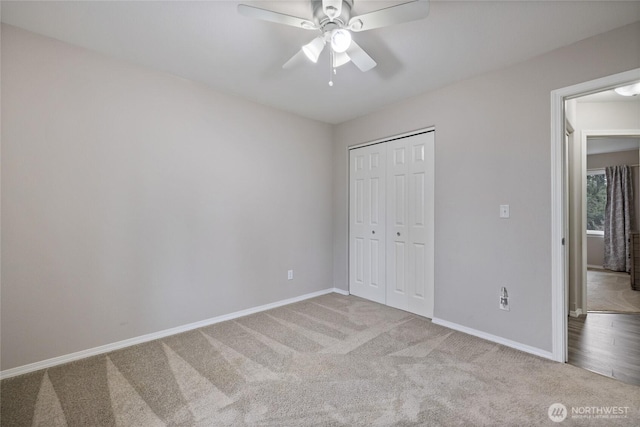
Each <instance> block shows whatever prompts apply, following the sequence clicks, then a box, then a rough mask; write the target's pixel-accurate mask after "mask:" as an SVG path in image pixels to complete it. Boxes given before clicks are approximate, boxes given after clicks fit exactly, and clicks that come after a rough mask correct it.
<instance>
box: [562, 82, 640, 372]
mask: <svg viewBox="0 0 640 427" xmlns="http://www.w3.org/2000/svg"><path fill="white" fill-rule="evenodd" d="M637 82H640V69H636V70H631V71H628V72H625V73H620V74H616V75H613V76H608V77H605V78H602V79H597V80H594V81H590V82H586V83H582V84H580V85H575V86H571V87H568V88H564V89H560V90H556V91H553V92H552V94H551V100H552V308H553V319H552V323H553V357H554V359H555V360H557V361H560V362H567V361H568V362H569V363H572V364H575V365H578V366H580V367H583V368H586V369H590V370H592V371H595V372H598V373H601V374H604V375H608V376H611V377H614V378H617V379H621V380H623V381H626V382H630V383H633V384H640V367H639V366H637V365H638V363H637V361H635V360H632V357H631V355H633V354H635V353H636V351H640V334H637V331H639V330H640V314H637V313H635V314H634V313H633V312H632V311H628V312H626V313H631V314H617V313H616V314H609V312H611V313H612V312H614V311H615V312H617V311H622V310H621V306H617V307H616V306H615V305H613V303H614V302H615V301H613V299H612V298H609V297H610V296H611V295H614V294H615V295H617V296H620V292H617V291H614V290H612V289H609V290H607V289H606V288H607V286H608V285H617V286H619V287H620V286H622V287H624V286H626V287H627V288H628V289H629V292H633V293H631V294H630V295H634V294H635V293H636V292H637V293H640V292H638V291H632V283H631V275H630V274H629V273H630V272H631V268H630V266H629V264H630V262H629V263H627V265H625V262H626V259H625V258H624V257H620V259H621V260H622V267H620V265H619V264H620V259H618V260H617V262H618V263H617V264H615V263H613V264H611V265H614V264H615V265H614V266H613V267H611V266H610V265H609V264H607V263H606V262H604V261H602V258H594V257H596V256H597V255H600V252H601V251H600V249H599V248H598V247H597V244H598V243H601V244H602V243H603V242H602V240H603V238H604V237H603V234H604V233H603V230H602V229H601V228H603V227H602V222H603V221H602V218H601V217H599V214H601V213H602V212H601V211H602V204H603V203H606V201H607V200H609V202H611V201H612V200H617V197H618V196H617V195H616V196H615V198H614V196H613V195H611V194H609V195H607V191H609V190H611V191H613V190H614V187H616V186H617V185H618V178H617V175H609V174H610V173H612V172H610V171H609V170H608V169H611V170H613V169H614V168H613V167H611V168H607V166H614V164H615V166H616V168H615V169H622V168H623V166H622V165H625V166H624V168H625V170H627V169H632V172H631V173H632V174H633V175H635V181H632V182H635V185H634V186H635V187H639V188H640V185H638V184H639V182H638V176H639V175H640V173H639V172H640V170H639V169H638V165H639V164H640V157H639V155H638V144H639V141H640V140H639V139H638V138H639V137H640V130H639V129H640V124H639V123H638V117H639V116H638V111H640V109H639V108H640V101H637V100H638V97H635V99H634V100H633V101H632V103H627V104H625V106H624V108H619V109H617V110H616V109H615V108H613V106H614V105H615V104H616V102H615V101H616V99H615V98H612V97H615V96H618V95H617V94H615V93H614V92H613V90H611V89H614V88H618V87H621V86H627V85H631V84H634V83H637ZM607 97H609V99H607ZM634 102H635V103H634ZM618 106H620V105H618ZM605 107H606V108H611V109H612V112H611V114H609V115H607V114H603V113H602V111H603V109H605ZM625 109H626V110H628V111H630V112H631V114H630V115H629V117H630V119H629V120H627V122H625V121H624V114H621V113H620V112H621V111H623V110H625ZM613 110H616V111H613ZM580 112H582V113H581V114H580ZM620 123H623V124H620ZM624 123H626V124H624ZM625 144H626V145H625ZM598 147H600V148H598ZM603 147H604V148H603ZM598 151H600V152H598ZM605 163H606V164H605ZM605 170H606V173H607V175H605V174H604V172H605ZM625 173H626V172H625ZM606 177H609V180H610V183H609V186H607V179H606ZM625 182H626V181H625ZM636 191H637V190H636ZM629 197H632V196H629ZM637 199H639V198H638V197H636V201H637ZM616 203H617V202H616ZM626 203H627V205H628V204H629V202H628V201H627V202H626ZM588 204H589V207H588V208H587V205H588ZM594 204H595V205H596V206H595V208H594ZM598 204H600V207H598V206H597V205H598ZM634 204H635V202H634ZM607 208H608V209H614V207H613V206H607ZM598 209H600V210H598ZM633 211H636V212H637V214H638V215H640V209H638V208H636V209H632V212H633ZM611 212H617V211H615V210H609V211H608V213H607V215H608V218H609V219H611V218H613V217H612V214H611ZM634 214H635V212H634ZM623 216H624V217H625V218H627V217H629V216H630V214H629V213H627V212H625V214H624V215H623ZM633 221H635V219H634V220H633ZM639 225H640V222H634V223H633V226H632V227H631V226H630V225H629V224H628V223H627V224H626V225H625V226H626V227H627V229H629V231H630V229H631V228H633V229H634V231H638V230H640V227H639ZM607 227H609V229H610V230H609V231H607V234H608V236H609V237H608V240H612V238H611V237H612V236H613V235H614V233H613V231H611V224H609V223H607ZM623 235H624V236H626V235H625V234H623ZM625 239H626V237H625ZM613 240H615V239H613ZM639 243H640V240H639ZM615 244H616V245H617V246H616V247H619V244H618V243H617V242H616V243H615ZM590 246H591V247H590ZM594 246H596V248H594ZM623 246H624V245H623ZM629 246H630V245H629ZM600 248H602V246H601V245H600ZM607 251H608V256H607V259H609V260H610V259H615V257H613V258H612V257H611V256H610V255H611V250H610V248H608V249H607ZM638 252H639V254H640V250H639V251H638ZM639 260H640V258H639ZM588 265H589V267H591V268H589V269H588V268H587V267H588ZM597 267H600V268H599V269H597ZM602 267H608V268H610V269H611V270H618V271H620V272H616V273H614V272H611V273H610V272H609V271H607V270H605V269H603V268H602ZM590 279H591V280H590ZM608 282H611V283H608ZM588 283H591V284H592V285H594V286H591V287H589V286H588ZM625 289H626V288H625ZM594 291H595V292H594ZM597 291H600V293H599V294H598V292H597ZM607 292H608V294H607ZM607 295H608V296H607ZM627 299H629V298H627ZM631 299H633V298H631ZM589 301H590V302H591V305H589ZM596 303H600V304H605V305H607V304H608V305H609V308H610V310H593V309H592V307H596V306H595V305H594V304H596ZM631 303H632V301H631ZM631 305H633V304H631ZM589 311H591V313H589ZM596 311H598V312H596ZM604 311H607V313H604ZM603 316H613V317H603ZM602 338H604V340H602ZM598 339H600V341H598ZM613 342H615V343H618V345H609V344H610V343H613ZM622 343H624V345H621V344H622ZM584 344H589V345H590V346H591V347H590V348H584V346H583V345H584ZM623 347H624V348H623ZM631 347H633V348H631ZM594 354H598V355H599V356H600V357H596V358H593V357H592V356H593V355H594ZM625 367H630V369H625Z"/></svg>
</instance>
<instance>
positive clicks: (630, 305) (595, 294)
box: [587, 270, 640, 313]
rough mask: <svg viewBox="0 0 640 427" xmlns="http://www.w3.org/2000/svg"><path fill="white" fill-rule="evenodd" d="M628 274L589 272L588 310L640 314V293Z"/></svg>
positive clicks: (604, 271) (603, 271) (607, 271)
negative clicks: (632, 284) (634, 287)
mask: <svg viewBox="0 0 640 427" xmlns="http://www.w3.org/2000/svg"><path fill="white" fill-rule="evenodd" d="M630 283H631V279H630V277H629V274H627V273H618V272H614V271H609V270H587V310H588V311H615V312H620V313H640V291H634V290H633V289H631V284H630Z"/></svg>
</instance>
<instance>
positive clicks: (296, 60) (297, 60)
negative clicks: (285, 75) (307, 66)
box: [282, 49, 307, 70]
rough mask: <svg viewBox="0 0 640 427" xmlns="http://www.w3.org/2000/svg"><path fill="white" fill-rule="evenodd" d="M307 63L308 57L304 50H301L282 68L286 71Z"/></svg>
mask: <svg viewBox="0 0 640 427" xmlns="http://www.w3.org/2000/svg"><path fill="white" fill-rule="evenodd" d="M306 61H307V57H306V55H305V54H304V52H303V51H302V49H300V50H299V51H298V52H297V53H296V54H295V55H293V56H292V57H291V59H289V60H288V61H287V62H285V63H284V64H283V65H282V68H284V69H285V70H288V69H290V68H295V67H297V66H298V65H300V64H302V63H303V62H306Z"/></svg>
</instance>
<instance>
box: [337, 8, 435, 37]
mask: <svg viewBox="0 0 640 427" xmlns="http://www.w3.org/2000/svg"><path fill="white" fill-rule="evenodd" d="M428 14H429V1H428V0H414V1H412V2H409V3H403V4H399V5H396V6H391V7H387V8H385V9H380V10H376V11H374V12H370V13H365V14H364V15H360V16H354V17H353V18H351V19H350V20H349V29H350V30H351V31H356V32H358V31H367V30H373V29H374V28H381V27H387V26H389V25H394V24H401V23H403V22H409V21H415V20H417V19H422V18H426V17H427V15H428Z"/></svg>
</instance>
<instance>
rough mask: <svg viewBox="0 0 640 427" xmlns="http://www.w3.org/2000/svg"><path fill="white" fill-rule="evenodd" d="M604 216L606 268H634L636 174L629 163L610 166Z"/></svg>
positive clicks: (621, 269) (625, 269)
mask: <svg viewBox="0 0 640 427" xmlns="http://www.w3.org/2000/svg"><path fill="white" fill-rule="evenodd" d="M605 173H606V176H607V204H606V209H605V218H604V268H606V269H609V270H613V271H627V272H630V271H631V255H630V245H631V242H630V238H631V224H632V221H633V218H632V217H633V177H632V171H631V168H630V167H629V166H626V165H623V166H609V167H607V168H606V169H605Z"/></svg>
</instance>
